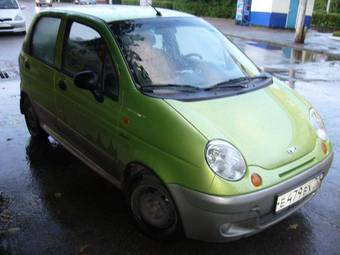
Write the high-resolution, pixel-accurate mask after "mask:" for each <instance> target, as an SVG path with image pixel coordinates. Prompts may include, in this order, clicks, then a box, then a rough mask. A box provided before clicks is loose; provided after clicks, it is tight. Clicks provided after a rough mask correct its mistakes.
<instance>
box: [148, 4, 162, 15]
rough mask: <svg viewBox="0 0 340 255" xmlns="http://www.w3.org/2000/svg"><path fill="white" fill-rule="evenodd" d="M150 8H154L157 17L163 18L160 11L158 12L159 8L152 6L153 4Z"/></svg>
mask: <svg viewBox="0 0 340 255" xmlns="http://www.w3.org/2000/svg"><path fill="white" fill-rule="evenodd" d="M149 6H150V7H152V8H153V9H154V10H155V11H156V15H157V16H159V17H160V16H162V13H161V12H160V11H159V10H157V8H156V7H155V6H152V4H149Z"/></svg>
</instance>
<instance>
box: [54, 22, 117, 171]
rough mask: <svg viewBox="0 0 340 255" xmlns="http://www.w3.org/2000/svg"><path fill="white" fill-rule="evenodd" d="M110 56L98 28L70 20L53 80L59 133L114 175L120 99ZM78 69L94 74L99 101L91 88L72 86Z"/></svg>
mask: <svg viewBox="0 0 340 255" xmlns="http://www.w3.org/2000/svg"><path fill="white" fill-rule="evenodd" d="M111 56H112V55H111V53H110V50H109V47H108V44H107V40H106V39H105V37H104V36H103V35H101V34H100V32H99V29H98V28H96V27H95V26H94V25H90V24H87V23H86V21H84V20H81V21H77V20H70V21H69V22H68V25H67V31H66V33H65V38H64V46H63V52H62V67H61V70H60V72H58V75H57V77H56V80H55V81H56V87H57V93H56V95H57V107H58V109H59V110H60V111H61V114H60V116H59V118H58V126H59V128H60V132H61V133H62V134H63V136H64V137H65V138H66V139H67V140H68V142H70V143H71V144H72V145H73V146H74V147H76V148H77V149H78V150H80V151H81V152H82V153H83V154H85V155H86V156H87V157H89V158H90V159H91V160H93V161H95V162H96V163H97V165H99V166H100V167H102V168H103V169H105V170H107V171H108V172H110V173H112V174H113V175H115V176H117V177H118V173H117V172H115V164H116V139H117V121H118V118H119V112H120V101H119V84H118V75H117V72H116V67H115V64H114V59H113V58H112V57H111ZM81 71H93V72H95V73H96V74H97V75H98V77H99V79H98V80H99V82H98V84H97V86H98V91H99V92H100V93H101V95H102V96H103V98H104V100H103V101H100V100H97V99H96V98H95V97H94V95H93V93H92V92H91V91H89V90H84V89H80V88H78V87H76V86H75V84H74V83H73V79H74V76H75V75H76V74H77V73H79V72H81Z"/></svg>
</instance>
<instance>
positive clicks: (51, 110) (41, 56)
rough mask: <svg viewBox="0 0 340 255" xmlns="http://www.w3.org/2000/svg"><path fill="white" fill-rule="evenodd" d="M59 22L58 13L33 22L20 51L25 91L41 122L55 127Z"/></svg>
mask: <svg viewBox="0 0 340 255" xmlns="http://www.w3.org/2000/svg"><path fill="white" fill-rule="evenodd" d="M60 25H61V18H60V17H49V16H43V17H40V18H39V19H38V21H37V22H36V23H35V25H34V27H33V30H32V34H31V37H30V38H29V47H28V51H27V53H25V52H22V53H21V55H20V70H21V78H22V82H24V83H25V84H24V86H23V87H24V90H25V92H26V93H27V94H28V95H29V98H30V100H31V101H32V103H33V107H34V109H35V111H36V113H37V114H38V117H39V121H40V123H41V124H42V125H47V126H49V127H50V128H52V129H56V107H55V100H54V98H55V87H54V76H55V72H56V70H55V50H56V44H57V40H58V36H59V28H60Z"/></svg>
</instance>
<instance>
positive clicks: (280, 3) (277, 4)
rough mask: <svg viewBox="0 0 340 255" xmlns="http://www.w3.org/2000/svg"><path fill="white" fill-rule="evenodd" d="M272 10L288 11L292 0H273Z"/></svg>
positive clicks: (277, 11)
mask: <svg viewBox="0 0 340 255" xmlns="http://www.w3.org/2000/svg"><path fill="white" fill-rule="evenodd" d="M272 2H273V4H272V12H276V13H288V11H289V6H290V0H272Z"/></svg>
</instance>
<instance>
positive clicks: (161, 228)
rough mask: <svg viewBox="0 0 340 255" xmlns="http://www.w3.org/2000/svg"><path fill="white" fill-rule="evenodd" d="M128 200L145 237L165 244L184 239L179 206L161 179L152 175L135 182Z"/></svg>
mask: <svg viewBox="0 0 340 255" xmlns="http://www.w3.org/2000/svg"><path fill="white" fill-rule="evenodd" d="M127 196H128V197H127V199H128V203H129V206H130V210H131V213H132V216H133V218H134V220H135V222H136V223H137V225H138V227H139V228H140V229H141V230H142V231H143V232H144V233H145V234H147V235H148V236H150V237H152V238H155V239H163V240H172V239H177V238H178V237H179V236H181V234H182V231H181V229H182V228H181V221H180V218H179V214H178V212H177V209H176V205H175V203H174V201H173V199H172V197H171V195H170V193H169V191H168V190H167V189H166V188H165V187H164V185H163V184H162V183H161V182H160V180H159V179H158V178H156V177H155V176H153V175H152V174H150V173H146V174H143V175H142V176H141V177H140V178H138V179H137V180H135V181H134V182H133V184H132V185H131V187H130V188H129V190H128V194H127Z"/></svg>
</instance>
